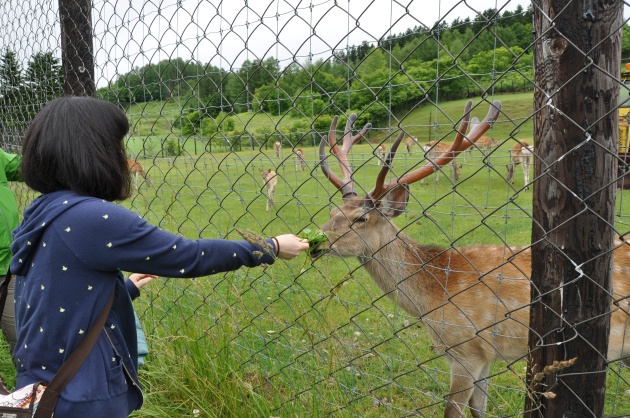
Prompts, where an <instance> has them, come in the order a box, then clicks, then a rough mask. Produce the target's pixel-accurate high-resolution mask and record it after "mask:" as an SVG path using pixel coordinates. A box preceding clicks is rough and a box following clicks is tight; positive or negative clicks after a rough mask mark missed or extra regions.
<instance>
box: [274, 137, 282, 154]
mask: <svg viewBox="0 0 630 418" xmlns="http://www.w3.org/2000/svg"><path fill="white" fill-rule="evenodd" d="M280 151H282V142H280V141H279V140H276V142H274V143H273V155H274V157H276V158H280Z"/></svg>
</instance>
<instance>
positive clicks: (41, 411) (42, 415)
mask: <svg viewBox="0 0 630 418" xmlns="http://www.w3.org/2000/svg"><path fill="white" fill-rule="evenodd" d="M10 281H11V272H10V271H7V275H6V277H5V278H4V281H3V282H2V284H1V285H0V318H2V311H3V310H4V304H5V303H6V299H7V291H8V287H9V282H10ZM115 295H116V287H115V286H114V290H113V291H112V294H111V295H110V297H109V299H108V301H107V305H105V308H104V309H103V312H101V315H100V316H99V317H98V319H97V320H96V322H95V323H94V325H92V326H91V327H90V329H89V330H88V332H87V334H85V337H83V340H82V341H81V342H80V343H79V345H78V346H77V348H76V349H75V350H74V351H73V352H72V354H70V357H68V360H66V361H65V362H64V363H63V364H62V365H61V367H60V368H59V370H58V371H57V373H56V374H55V376H54V377H53V379H52V380H51V381H50V383H49V384H48V386H47V387H46V390H45V391H44V394H43V395H42V398H41V399H40V401H39V406H38V407H37V412H35V415H34V418H50V417H52V416H53V413H54V412H55V406H56V405H57V398H59V394H60V393H61V391H62V390H63V389H64V388H65V387H66V385H67V384H68V383H70V381H71V380H72V378H73V377H74V375H75V374H76V373H77V371H79V368H80V367H81V364H83V362H84V361H85V359H86V358H87V357H88V355H89V354H90V352H91V351H92V348H94V345H95V344H96V341H97V340H98V337H99V336H100V335H101V332H102V330H103V327H104V326H105V321H107V317H108V316H109V311H110V309H111V308H112V305H113V304H114V296H115Z"/></svg>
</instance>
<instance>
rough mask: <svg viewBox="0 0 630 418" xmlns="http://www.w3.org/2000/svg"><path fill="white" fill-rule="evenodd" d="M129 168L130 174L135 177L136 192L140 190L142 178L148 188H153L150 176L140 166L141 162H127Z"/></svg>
mask: <svg viewBox="0 0 630 418" xmlns="http://www.w3.org/2000/svg"><path fill="white" fill-rule="evenodd" d="M127 167H129V174H131V175H132V176H133V177H134V186H135V187H136V190H140V184H139V181H140V177H142V178H143V179H144V181H145V182H146V183H147V186H149V187H151V180H150V179H149V175H148V174H147V173H146V172H145V171H144V168H142V166H141V165H140V163H139V162H137V161H134V160H127Z"/></svg>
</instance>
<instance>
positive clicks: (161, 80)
mask: <svg viewBox="0 0 630 418" xmlns="http://www.w3.org/2000/svg"><path fill="white" fill-rule="evenodd" d="M532 42H533V36H532V10H531V6H530V8H528V9H523V8H522V6H517V8H516V9H515V10H514V11H508V10H506V11H503V12H502V13H499V12H497V10H495V9H488V10H486V11H484V12H483V13H481V14H479V15H478V16H476V17H475V18H474V19H470V18H466V19H459V18H457V19H455V20H454V21H453V22H452V23H451V24H450V25H449V24H448V23H447V22H444V21H442V22H440V23H439V24H437V25H436V26H434V27H433V28H425V27H414V28H409V29H407V30H406V31H405V32H404V33H400V34H395V35H390V36H388V37H387V38H383V39H381V40H380V41H379V42H376V43H373V44H370V43H368V42H363V43H361V44H360V45H353V46H351V47H349V48H347V49H342V50H335V51H331V55H330V56H329V57H328V58H325V59H319V60H316V61H311V60H308V61H306V62H297V61H292V62H290V63H289V64H288V65H286V66H285V67H284V68H283V67H282V66H281V63H280V61H279V60H278V59H276V58H275V57H270V58H266V59H257V60H247V61H245V62H244V63H243V64H242V65H241V66H240V67H238V68H233V69H229V70H226V69H223V68H219V67H216V66H214V65H212V64H211V63H206V64H203V63H200V62H197V61H195V60H188V61H184V60H183V59H181V58H173V59H166V60H162V61H160V62H158V63H152V64H147V65H145V66H143V67H139V68H134V69H133V70H132V71H130V72H128V73H126V74H122V75H120V76H119V77H118V78H117V79H116V80H113V81H112V82H111V83H110V84H109V85H108V86H106V87H104V88H101V89H99V94H100V95H101V96H102V97H104V98H105V99H107V100H110V101H112V102H114V103H122V104H124V105H130V104H133V103H142V102H149V101H154V100H159V101H164V100H170V99H174V98H177V99H178V100H179V103H185V105H184V109H182V114H181V115H180V118H178V119H177V120H176V121H173V123H174V125H175V126H176V127H178V128H179V127H181V129H182V134H184V135H188V134H192V133H197V134H202V135H211V134H213V133H214V132H216V131H217V130H218V129H219V128H220V126H221V124H222V122H221V121H223V120H225V117H226V115H229V114H234V113H243V112H251V111H263V112H266V113H268V114H270V115H275V116H277V115H284V114H286V113H287V112H289V114H290V115H291V116H295V117H298V118H302V119H307V120H312V125H311V126H308V125H307V126H304V128H305V129H307V130H308V129H315V130H326V129H327V127H328V126H329V124H330V121H331V119H332V116H333V115H335V114H344V113H350V112H355V113H357V114H359V115H360V116H359V120H358V124H362V123H365V122H367V121H370V122H372V123H378V122H380V121H383V120H386V119H387V118H388V117H389V114H390V112H394V113H396V112H399V111H404V110H408V109H410V108H411V107H413V106H415V105H416V104H417V103H418V102H420V101H422V100H423V99H426V98H430V99H431V100H433V99H435V97H437V96H439V99H440V100H450V99H455V98H462V97H467V96H472V95H479V94H483V93H484V92H487V91H490V90H492V91H494V92H506V91H512V92H513V91H525V90H532V89H533V86H532V85H531V81H530V80H533V65H532V60H533V58H532V49H531V48H530V45H531V44H532ZM320 125H321V126H320Z"/></svg>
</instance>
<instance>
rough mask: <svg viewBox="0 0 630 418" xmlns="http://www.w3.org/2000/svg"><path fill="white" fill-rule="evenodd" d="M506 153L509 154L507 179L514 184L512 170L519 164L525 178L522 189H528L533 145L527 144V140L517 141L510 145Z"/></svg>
mask: <svg viewBox="0 0 630 418" xmlns="http://www.w3.org/2000/svg"><path fill="white" fill-rule="evenodd" d="M508 153H509V154H510V163H509V164H508V166H507V180H508V181H509V182H510V183H511V184H514V170H515V169H516V166H517V165H518V164H520V165H521V168H522V169H523V177H524V178H525V183H524V185H525V186H524V189H525V190H529V166H530V165H531V164H532V162H533V158H534V146H533V145H529V143H528V142H527V141H519V142H517V143H516V144H514V145H513V146H512V149H511V150H509V151H508Z"/></svg>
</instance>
